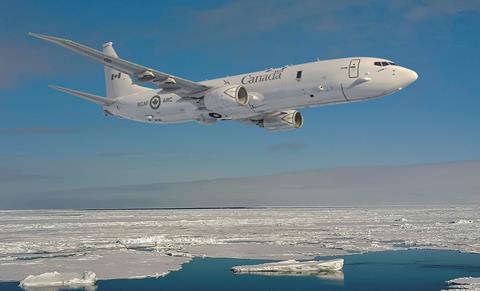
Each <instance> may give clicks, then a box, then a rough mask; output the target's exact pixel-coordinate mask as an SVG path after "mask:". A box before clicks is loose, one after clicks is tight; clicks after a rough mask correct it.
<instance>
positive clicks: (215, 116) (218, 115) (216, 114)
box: [208, 112, 222, 119]
mask: <svg viewBox="0 0 480 291" xmlns="http://www.w3.org/2000/svg"><path fill="white" fill-rule="evenodd" d="M208 115H210V117H213V118H217V119H218V118H222V115H220V114H218V113H215V112H212V113H209V114H208Z"/></svg>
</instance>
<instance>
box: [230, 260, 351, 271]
mask: <svg viewBox="0 0 480 291" xmlns="http://www.w3.org/2000/svg"><path fill="white" fill-rule="evenodd" d="M342 269H343V259H335V260H326V261H297V260H287V261H281V262H274V263H265V264H259V265H243V266H235V267H232V268H231V271H232V272H234V273H260V272H281V273H312V272H326V271H340V270H342Z"/></svg>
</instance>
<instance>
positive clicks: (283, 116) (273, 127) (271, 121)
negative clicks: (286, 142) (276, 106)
mask: <svg viewBox="0 0 480 291" xmlns="http://www.w3.org/2000/svg"><path fill="white" fill-rule="evenodd" d="M302 124H303V116H302V114H301V113H300V112H298V111H296V110H286V111H282V112H278V113H275V114H272V115H270V116H267V117H265V119H263V122H262V125H263V127H264V128H265V129H266V130H268V131H282V130H292V129H297V128H300V127H302Z"/></svg>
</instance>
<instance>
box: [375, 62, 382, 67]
mask: <svg viewBox="0 0 480 291" xmlns="http://www.w3.org/2000/svg"><path fill="white" fill-rule="evenodd" d="M373 64H374V65H375V66H379V67H381V66H382V62H375V63H373Z"/></svg>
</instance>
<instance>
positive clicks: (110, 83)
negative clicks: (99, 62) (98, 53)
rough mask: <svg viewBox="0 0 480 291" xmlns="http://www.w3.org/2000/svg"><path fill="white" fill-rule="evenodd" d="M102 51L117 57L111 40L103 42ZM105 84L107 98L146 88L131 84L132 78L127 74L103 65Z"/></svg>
mask: <svg viewBox="0 0 480 291" xmlns="http://www.w3.org/2000/svg"><path fill="white" fill-rule="evenodd" d="M103 53H104V54H106V55H109V56H112V57H115V58H118V55H117V53H116V52H115V50H114V49H113V46H112V43H111V42H107V43H104V44H103ZM105 86H106V89H107V98H116V97H119V96H125V95H130V94H134V93H137V92H140V91H143V90H146V89H147V88H145V87H141V86H138V85H135V84H133V82H132V78H130V76H129V75H128V74H125V73H122V72H119V71H117V70H115V69H112V68H110V67H107V66H105Z"/></svg>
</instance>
